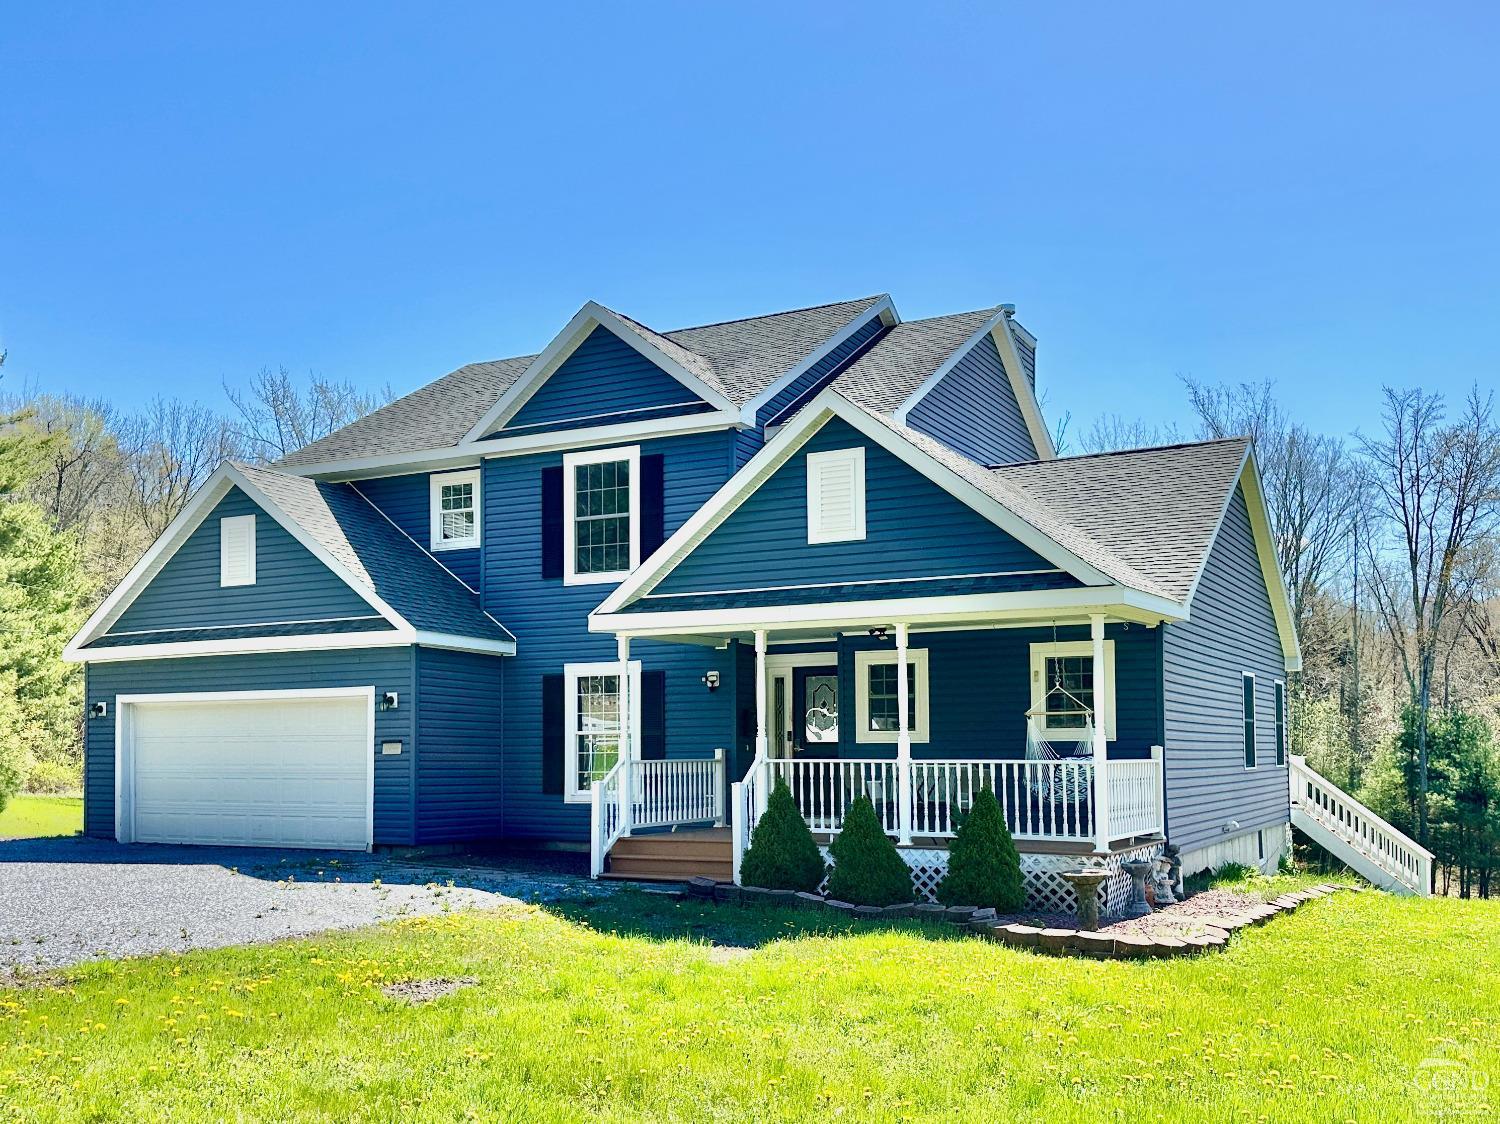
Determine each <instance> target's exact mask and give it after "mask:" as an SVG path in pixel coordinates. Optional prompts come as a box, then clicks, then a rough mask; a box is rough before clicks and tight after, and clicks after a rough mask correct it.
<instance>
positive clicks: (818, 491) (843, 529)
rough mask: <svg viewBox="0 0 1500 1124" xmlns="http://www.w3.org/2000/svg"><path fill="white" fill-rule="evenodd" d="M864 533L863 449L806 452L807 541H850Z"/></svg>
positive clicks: (857, 538)
mask: <svg viewBox="0 0 1500 1124" xmlns="http://www.w3.org/2000/svg"><path fill="white" fill-rule="evenodd" d="M864 537H865V451H864V449H862V448H860V449H835V450H833V451H831V452H827V453H809V454H808V455H807V541H808V542H810V543H823V542H853V541H856V540H859V539H863V538H864Z"/></svg>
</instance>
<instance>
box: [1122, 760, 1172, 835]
mask: <svg viewBox="0 0 1500 1124" xmlns="http://www.w3.org/2000/svg"><path fill="white" fill-rule="evenodd" d="M1161 778H1162V772H1161V746H1159V745H1156V746H1152V747H1151V758H1150V760H1148V761H1111V762H1110V763H1109V831H1110V834H1111V835H1112V836H1113V837H1114V838H1116V839H1124V838H1127V837H1128V836H1132V835H1153V834H1158V833H1160V832H1161V830H1162V828H1163V826H1164V824H1163V818H1162V811H1163V802H1162V787H1161V786H1162V779H1161Z"/></svg>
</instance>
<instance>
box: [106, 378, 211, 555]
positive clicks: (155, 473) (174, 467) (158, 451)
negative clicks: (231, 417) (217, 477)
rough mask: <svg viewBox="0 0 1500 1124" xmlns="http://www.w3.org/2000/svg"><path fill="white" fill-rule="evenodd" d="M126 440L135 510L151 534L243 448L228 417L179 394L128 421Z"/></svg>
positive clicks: (159, 400) (157, 401)
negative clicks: (187, 400) (184, 399)
mask: <svg viewBox="0 0 1500 1124" xmlns="http://www.w3.org/2000/svg"><path fill="white" fill-rule="evenodd" d="M122 443H123V444H124V446H125V449H126V453H127V461H128V464H129V469H130V477H131V501H132V506H133V508H134V513H135V515H136V517H137V518H138V519H139V520H140V522H141V525H142V526H143V527H144V528H145V530H146V532H147V533H148V535H149V536H150V537H151V538H153V539H154V538H155V537H156V536H158V535H160V534H161V533H162V531H164V530H166V528H167V524H169V523H171V522H172V520H173V519H175V518H177V516H178V514H179V513H180V512H181V511H182V509H183V508H184V507H186V506H187V502H188V500H189V498H191V496H192V494H193V493H194V492H195V491H197V490H198V486H199V485H200V484H202V483H203V481H205V480H206V479H208V477H209V476H210V475H211V474H212V473H213V471H214V469H216V468H218V467H219V465H220V464H221V463H222V462H223V461H226V460H231V459H233V458H234V457H235V456H237V455H238V454H239V446H238V443H237V441H236V438H235V434H234V431H233V430H232V429H231V427H230V425H229V423H228V422H227V421H225V420H224V419H223V418H222V417H220V416H219V415H218V414H216V413H214V412H213V411H212V410H210V409H208V408H207V407H205V406H200V405H198V404H197V403H187V402H182V401H180V400H178V399H175V398H173V399H164V398H156V399H154V400H153V401H152V402H151V404H150V405H149V406H148V407H147V408H146V410H145V411H144V412H143V413H141V414H140V415H139V416H137V417H135V418H132V419H131V420H130V421H129V422H127V423H126V425H125V426H124V431H123V436H122Z"/></svg>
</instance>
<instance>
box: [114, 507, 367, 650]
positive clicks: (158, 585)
mask: <svg viewBox="0 0 1500 1124" xmlns="http://www.w3.org/2000/svg"><path fill="white" fill-rule="evenodd" d="M244 515H254V516H255V584H253V585H242V586H229V587H222V586H220V584H219V521H220V519H224V518H231V517H234V516H244ZM310 621H341V622H351V621H363V627H368V628H370V629H382V628H388V627H389V625H388V623H387V622H385V621H384V620H383V619H382V618H381V616H380V614H379V613H378V612H377V611H376V610H375V609H374V608H373V607H372V606H371V605H370V604H369V602H367V601H365V599H364V598H362V597H361V596H360V595H359V594H358V593H356V592H355V591H354V590H353V589H351V588H350V587H349V585H348V583H346V582H345V581H343V579H341V578H340V577H339V576H338V575H336V574H335V573H334V572H333V571H332V570H330V569H329V568H328V567H327V566H325V565H324V564H323V563H322V562H321V561H319V560H318V559H317V558H315V557H314V556H313V554H312V552H311V551H309V550H308V549H307V548H306V547H304V546H303V545H302V544H301V543H299V542H298V541H297V540H296V539H295V538H293V537H292V536H291V534H289V533H288V532H287V531H286V529H285V528H284V527H282V526H281V524H280V523H278V522H277V521H276V519H275V518H274V517H273V516H271V515H270V514H269V513H267V512H266V511H264V510H263V509H262V508H261V507H260V506H259V505H257V504H256V503H255V502H254V501H253V500H252V499H251V498H250V497H249V496H248V495H246V494H245V493H244V492H243V491H242V490H241V489H239V488H238V487H232V488H230V489H229V490H228V492H226V493H225V495H224V497H223V498H222V499H221V500H219V502H218V503H217V504H216V505H215V506H214V508H213V510H212V511H211V512H210V513H209V514H208V515H207V517H205V518H204V519H203V521H202V522H201V523H199V525H198V526H197V527H196V528H194V529H193V531H192V533H191V534H189V535H188V536H187V538H186V539H185V540H184V541H183V542H182V544H181V545H180V546H179V547H178V548H177V550H176V551H175V553H173V554H172V556H171V558H169V559H168V560H167V561H166V563H164V564H163V565H162V567H161V569H160V570H159V571H158V572H157V573H156V575H155V576H154V577H153V578H152V579H151V580H150V582H148V583H147V584H146V586H145V588H143V589H141V590H140V591H139V592H138V593H137V594H136V596H135V598H134V600H132V601H131V602H130V604H129V606H128V607H127V608H126V609H125V611H124V612H123V613H121V614H120V616H119V618H118V619H117V620H116V621H115V622H114V623H113V624H112V625H111V626H110V628H109V630H108V632H107V633H106V635H108V636H114V637H119V636H122V635H123V634H128V633H135V634H140V635H141V636H143V637H144V636H145V635H146V634H151V633H159V632H163V631H169V630H175V629H205V628H227V627H234V626H277V625H288V626H297V625H299V624H305V623H306V622H310ZM329 631H332V629H330V630H329ZM153 639H156V640H160V639H161V637H159V636H157V637H153Z"/></svg>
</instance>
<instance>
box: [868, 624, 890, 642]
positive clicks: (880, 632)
mask: <svg viewBox="0 0 1500 1124" xmlns="http://www.w3.org/2000/svg"><path fill="white" fill-rule="evenodd" d="M885 633H886V627H885V625H883V624H879V625H876V626H875V627H874V628H872V629H870V635H871V636H873V637H875V639H876V640H884V639H885Z"/></svg>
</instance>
